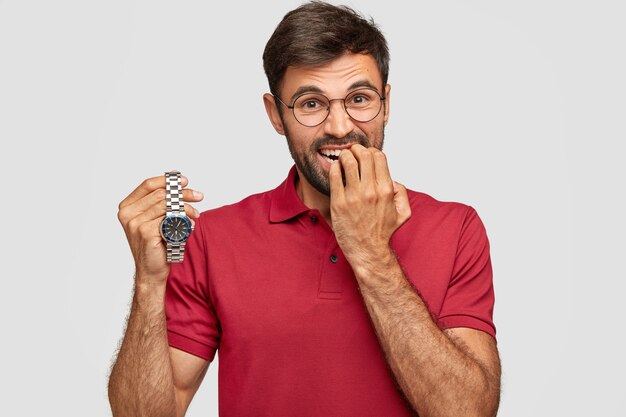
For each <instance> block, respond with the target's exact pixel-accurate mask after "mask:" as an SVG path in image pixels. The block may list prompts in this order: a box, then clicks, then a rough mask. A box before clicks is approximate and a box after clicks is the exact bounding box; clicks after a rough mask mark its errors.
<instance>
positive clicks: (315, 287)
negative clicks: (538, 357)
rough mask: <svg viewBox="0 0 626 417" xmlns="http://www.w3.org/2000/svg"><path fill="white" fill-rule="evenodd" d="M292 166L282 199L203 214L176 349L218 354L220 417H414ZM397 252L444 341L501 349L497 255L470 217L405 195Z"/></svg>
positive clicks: (181, 290)
mask: <svg viewBox="0 0 626 417" xmlns="http://www.w3.org/2000/svg"><path fill="white" fill-rule="evenodd" d="M296 178H297V171H296V170H295V166H294V167H292V169H291V171H290V172H289V176H288V177H287V179H286V180H285V181H284V182H283V183H282V184H281V185H280V186H278V187H277V188H276V189H274V190H272V191H268V192H265V193H261V194H255V195H252V196H250V197H248V198H246V199H244V200H242V201H240V202H239V203H236V204H232V205H228V206H224V207H220V208H217V209H213V210H209V211H206V212H204V213H202V215H201V217H200V219H199V220H197V221H196V229H195V231H194V232H193V233H192V234H191V237H190V238H189V240H188V243H187V246H186V249H185V261H184V263H182V264H172V267H171V272H170V276H169V279H168V289H167V293H166V305H165V307H166V315H167V328H168V338H169V344H170V345H171V346H174V347H176V348H178V349H181V350H184V351H187V352H189V353H192V354H194V355H197V356H200V357H202V358H205V359H207V360H213V357H214V356H215V352H216V350H217V349H218V348H219V359H220V360H219V413H220V416H221V417H239V416H271V417H278V416H359V417H364V416H376V417H380V416H385V417H395V416H409V415H411V412H410V411H409V408H408V406H407V404H406V403H405V402H404V400H403V396H402V395H401V393H400V391H399V390H398V388H396V385H395V383H394V378H393V374H392V373H391V371H390V370H389V368H388V367H387V364H386V362H385V356H384V353H383V351H382V349H381V347H380V345H379V343H378V340H377V337H376V333H375V331H374V328H373V326H372V324H371V322H370V320H369V316H368V313H367V309H366V308H365V305H364V303H363V300H362V298H361V296H360V293H359V291H358V289H357V282H356V278H355V277H354V274H353V272H352V270H351V268H350V265H349V264H348V262H347V260H346V259H345V257H344V256H343V254H342V252H341V249H340V248H339V246H338V244H337V241H336V239H335V237H334V234H333V232H332V230H331V229H330V227H329V226H328V224H327V223H326V221H325V220H324V218H323V217H322V216H321V215H320V213H319V212H318V211H317V210H313V209H309V208H308V207H306V206H305V205H304V204H303V203H302V201H301V200H300V199H299V197H298V195H297V193H296V190H295V186H294V182H295V180H296ZM408 193H409V200H410V204H411V210H412V215H411V218H410V219H409V220H408V221H407V222H406V223H405V224H404V225H402V227H401V228H400V229H398V230H397V231H396V233H395V234H394V236H393V238H392V241H391V246H392V248H393V249H394V252H395V253H396V255H397V257H398V260H399V263H400V265H401V266H402V269H403V271H404V273H405V275H406V277H407V279H409V280H410V281H411V282H412V284H413V286H414V287H415V288H417V290H418V291H419V293H420V294H421V296H422V299H423V300H424V301H425V303H426V305H427V306H428V308H429V309H430V311H431V314H432V315H433V317H434V318H435V320H436V322H437V324H438V326H439V327H440V328H442V329H444V328H450V327H471V328H474V329H479V330H482V331H484V332H487V333H489V334H490V335H492V336H494V337H495V327H494V324H493V321H492V313H493V304H494V293H493V284H492V271H491V261H490V257H489V243H488V240H487V235H486V233H485V229H484V226H483V224H482V223H481V221H480V219H479V218H478V215H477V214H476V212H475V211H474V209H473V208H471V207H469V206H466V205H463V204H459V203H446V202H439V201H437V200H435V199H433V198H432V197H430V196H428V195H426V194H423V193H418V192H414V191H410V190H409V191H408Z"/></svg>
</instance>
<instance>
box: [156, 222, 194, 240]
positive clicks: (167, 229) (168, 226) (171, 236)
mask: <svg viewBox="0 0 626 417" xmlns="http://www.w3.org/2000/svg"><path fill="white" fill-rule="evenodd" d="M162 228H163V230H162V232H163V237H165V240H167V241H169V242H173V243H182V242H184V241H185V240H187V238H188V237H189V234H190V233H191V223H190V222H189V220H188V219H187V218H186V217H182V216H181V217H178V216H174V217H167V218H166V219H165V221H164V222H163V226H162Z"/></svg>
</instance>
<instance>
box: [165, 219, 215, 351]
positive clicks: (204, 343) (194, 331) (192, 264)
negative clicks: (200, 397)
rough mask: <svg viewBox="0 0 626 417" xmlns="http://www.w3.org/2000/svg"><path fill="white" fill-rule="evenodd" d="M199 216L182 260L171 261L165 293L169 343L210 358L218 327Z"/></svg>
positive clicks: (213, 349)
mask: <svg viewBox="0 0 626 417" xmlns="http://www.w3.org/2000/svg"><path fill="white" fill-rule="evenodd" d="M201 223H202V222H201V218H200V219H198V220H196V226H197V227H196V228H195V230H194V231H193V232H192V233H191V236H189V239H188V240H187V243H186V244H185V258H184V261H183V262H182V263H173V264H171V267H170V274H169V277H168V280H167V290H166V292H165V315H166V319H167V337H168V342H169V345H170V346H172V347H175V348H177V349H180V350H183V351H185V352H188V353H191V354H193V355H196V356H199V357H201V358H203V359H206V360H209V361H212V360H213V358H214V357H215V352H216V350H217V348H218V346H219V340H220V334H221V329H220V326H219V321H218V319H217V315H216V313H215V309H214V308H213V306H212V304H211V301H210V296H209V277H208V273H207V261H206V259H207V254H206V251H205V246H204V238H203V233H204V231H203V227H202V224H201Z"/></svg>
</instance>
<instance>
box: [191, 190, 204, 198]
mask: <svg viewBox="0 0 626 417" xmlns="http://www.w3.org/2000/svg"><path fill="white" fill-rule="evenodd" d="M193 196H194V197H195V198H204V194H202V193H201V192H200V191H195V190H194V192H193Z"/></svg>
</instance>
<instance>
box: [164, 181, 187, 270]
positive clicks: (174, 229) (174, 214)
mask: <svg viewBox="0 0 626 417" xmlns="http://www.w3.org/2000/svg"><path fill="white" fill-rule="evenodd" d="M165 193H166V197H165V204H166V210H167V213H166V216H165V218H164V219H163V221H162V222H161V236H162V237H163V240H165V245H166V248H167V262H168V263H179V262H183V259H184V257H185V242H186V241H187V238H189V235H190V234H191V229H192V228H191V221H190V220H189V218H188V217H187V215H186V214H185V203H184V201H183V189H182V186H181V174H180V172H179V171H171V172H166V173H165Z"/></svg>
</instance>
